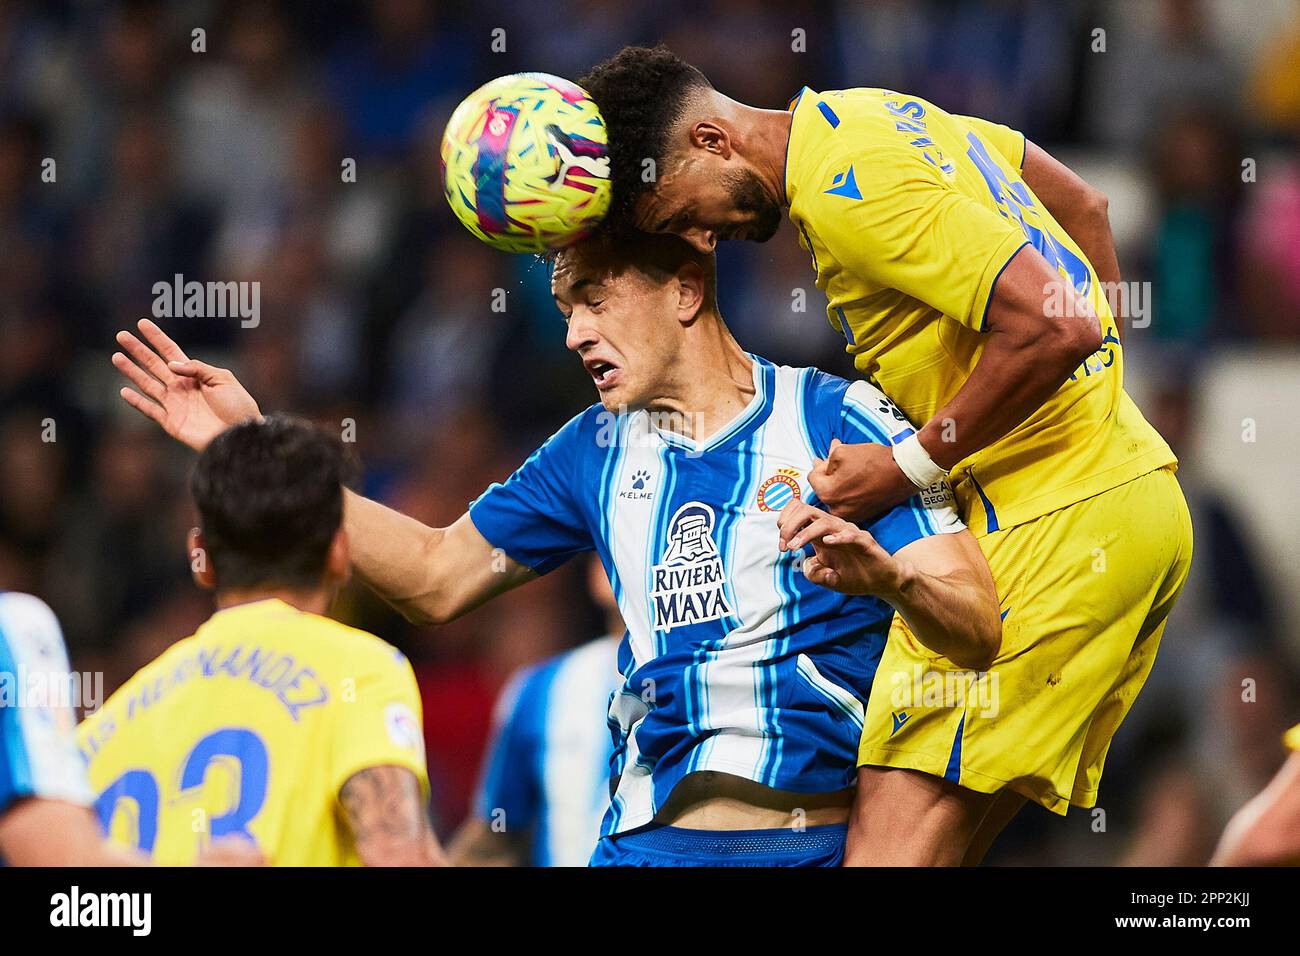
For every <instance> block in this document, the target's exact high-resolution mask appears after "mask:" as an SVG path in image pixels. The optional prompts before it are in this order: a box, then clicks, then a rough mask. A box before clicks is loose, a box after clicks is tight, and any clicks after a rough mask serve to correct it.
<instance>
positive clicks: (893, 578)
mask: <svg viewBox="0 0 1300 956" xmlns="http://www.w3.org/2000/svg"><path fill="white" fill-rule="evenodd" d="M778 526H779V527H780V533H781V542H782V548H783V549H785V548H788V549H791V550H796V549H798V548H802V547H803V546H804V545H805V544H812V546H813V550H814V555H813V557H811V558H808V559H807V560H806V561H805V562H804V573H805V574H806V575H807V576H808V580H810V581H812V582H813V583H814V584H818V585H821V586H822V587H827V588H830V589H831V590H834V591H841V592H843V593H845V594H873V595H875V596H876V597H879V598H881V599H882V600H884V601H886V602H887V603H889V604H890V605H891V606H892V607H893V608H894V609H895V610H896V611H898V613H899V614H900V615H902V618H903V620H904V621H906V622H907V626H908V627H909V628H911V631H912V633H913V634H914V635H915V636H916V639H917V640H918V641H920V642H921V643H922V644H924V645H925V646H926V647H928V648H929V649H930V650H932V651H934V652H935V653H938V654H942V655H943V656H945V657H947V658H948V659H949V660H950V661H952V662H953V663H954V664H957V665H958V666H960V667H969V668H971V669H973V670H984V669H986V668H987V667H988V666H989V665H990V664H991V663H992V662H993V658H994V657H996V656H997V653H998V648H999V647H1000V645H1001V642H1002V620H1001V617H1000V616H999V614H998V594H997V588H996V587H995V586H994V584H993V575H992V574H991V573H990V572H989V567H988V562H987V561H985V559H984V554H983V552H982V551H980V547H979V544H978V543H977V542H976V540H975V536H974V535H973V534H971V533H970V532H969V531H959V532H956V533H954V534H936V535H931V536H929V537H926V538H921V539H920V540H917V541H913V542H912V543H911V544H909V545H907V546H906V547H903V548H900V549H899V550H898V552H897V553H895V554H893V555H890V554H889V553H888V552H887V551H885V549H884V548H882V547H881V546H880V544H879V543H878V542H877V541H876V539H875V538H874V537H872V535H871V534H870V533H869V532H866V531H863V530H862V529H861V528H858V527H857V526H856V525H853V524H850V523H849V522H847V521H844V520H842V519H840V518H836V517H834V516H832V515H829V514H826V513H825V512H823V511H820V510H819V509H817V508H813V507H812V506H810V505H807V504H804V503H802V502H792V503H791V504H789V505H787V506H786V507H785V508H784V509H783V510H782V512H781V516H780V518H779V519H778Z"/></svg>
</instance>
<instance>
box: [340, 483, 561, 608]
mask: <svg viewBox="0 0 1300 956" xmlns="http://www.w3.org/2000/svg"><path fill="white" fill-rule="evenodd" d="M344 527H345V529H346V530H347V535H348V544H349V546H350V548H351V554H352V565H353V567H354V568H355V569H356V572H357V574H358V576H360V577H361V578H362V579H363V580H364V581H365V582H366V583H367V584H368V585H370V586H371V587H372V588H374V589H375V591H376V592H377V593H378V594H379V595H380V596H381V597H382V598H384V600H386V601H388V602H389V603H390V604H392V605H393V607H395V608H396V609H397V610H398V611H400V612H401V613H402V614H403V615H404V616H405V617H406V618H407V619H409V620H411V621H415V622H417V623H432V624H443V623H446V622H447V621H450V620H452V619H454V618H456V617H459V616H460V615H462V614H464V613H466V612H467V611H471V610H473V609H474V608H476V607H478V606H479V605H480V604H482V603H483V602H485V601H487V600H489V599H490V598H493V597H495V596H496V595H498V594H501V593H502V592H504V591H508V590H510V589H511V588H514V587H518V586H519V585H520V584H523V583H524V582H525V581H529V580H531V579H532V578H533V577H535V575H534V574H533V572H532V571H530V570H529V569H528V568H526V567H524V566H523V565H522V564H519V563H518V562H517V561H514V560H512V559H511V558H509V557H508V556H506V555H505V554H504V553H503V552H501V551H500V550H498V549H496V548H493V547H492V545H490V544H489V543H488V542H487V540H486V539H485V538H484V537H483V535H481V534H479V532H478V529H477V528H475V527H474V522H473V521H471V520H470V517H469V514H468V513H466V514H463V515H461V516H460V518H458V519H457V520H456V522H455V523H454V524H452V525H451V526H450V527H447V528H430V527H429V526H428V525H426V524H422V523H421V522H419V521H416V520H415V519H414V518H411V517H409V516H407V515H404V514H402V513H401V512H399V511H394V510H393V509H392V508H388V507H385V506H384V505H381V504H380V503H379V502H377V501H371V500H370V499H369V498H363V497H362V496H361V495H358V494H355V493H353V492H351V491H349V492H347V494H346V499H345V504H344Z"/></svg>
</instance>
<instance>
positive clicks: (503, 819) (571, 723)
mask: <svg viewBox="0 0 1300 956" xmlns="http://www.w3.org/2000/svg"><path fill="white" fill-rule="evenodd" d="M587 590H588V592H589V593H590V594H591V596H592V598H593V600H595V602H596V604H597V605H599V607H600V609H601V610H602V611H603V612H604V615H605V634H604V635H603V636H602V637H598V638H596V639H595V640H591V641H588V642H587V643H585V644H582V645H580V646H578V647H575V648H572V649H570V650H567V651H565V652H564V653H562V654H557V655H555V656H554V657H551V658H549V659H547V660H545V661H542V662H541V663H540V664H536V665H534V666H532V667H527V668H524V669H522V670H521V671H520V672H519V673H517V674H516V675H515V676H514V677H513V678H511V680H510V681H508V682H507V684H506V687H505V689H504V690H502V692H501V695H500V696H499V697H498V698H497V705H496V708H495V712H494V714H493V721H492V722H493V734H492V743H491V746H490V747H489V749H488V753H487V755H486V759H485V761H484V768H483V774H482V780H481V781H480V784H479V788H478V793H477V795H476V796H475V800H474V808H473V810H472V811H471V814H470V818H469V819H468V820H467V821H466V822H465V823H464V824H462V825H461V828H460V830H459V831H457V833H456V835H455V836H454V837H453V838H452V840H451V842H450V843H449V844H448V846H447V855H448V857H450V859H451V862H452V863H453V864H454V865H455V866H586V865H587V861H588V860H590V859H591V852H592V850H594V849H595V847H596V841H597V840H598V839H599V838H600V822H601V820H602V819H603V818H604V816H605V810H606V808H607V807H608V806H609V762H610V758H611V757H612V756H613V741H612V740H611V737H610V733H609V728H608V726H607V725H606V714H607V713H608V711H609V695H610V692H611V691H612V690H613V689H614V687H615V686H617V685H618V684H621V683H622V680H623V678H622V675H620V674H619V672H618V647H619V644H620V643H622V641H623V633H624V627H623V619H622V618H621V617H619V613H618V605H617V604H615V603H614V594H613V592H612V591H611V590H610V588H609V581H608V580H607V579H606V577H605V569H604V567H603V566H602V565H601V563H600V561H599V560H597V559H595V558H593V559H591V560H590V562H589V563H588V571H587Z"/></svg>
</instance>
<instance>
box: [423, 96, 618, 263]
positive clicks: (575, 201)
mask: <svg viewBox="0 0 1300 956" xmlns="http://www.w3.org/2000/svg"><path fill="white" fill-rule="evenodd" d="M442 182H443V188H444V190H445V191H446V194H447V202H448V203H450V204H451V209H452V212H454V213H455V214H456V218H457V219H459V220H460V221H461V222H462V223H463V224H464V226H465V228H466V229H468V230H469V231H470V232H472V233H473V234H474V235H476V236H478V238H480V239H482V240H483V241H484V242H486V243H487V244H488V245H490V246H493V247H495V248H497V249H501V250H503V251H505V252H533V253H537V252H543V251H545V250H548V249H559V248H561V247H563V246H567V245H569V244H571V243H574V242H577V241H578V240H579V239H581V238H582V237H583V236H585V235H588V234H589V233H590V232H591V231H592V230H593V229H594V228H595V227H596V226H597V225H599V224H600V221H601V220H602V219H603V218H604V217H605V214H606V212H608V211H609V199H610V181H609V137H608V135H607V133H606V130H605V121H604V119H603V118H602V117H601V115H600V110H598V109H597V108H596V104H595V102H594V101H593V100H592V99H591V97H589V96H588V95H587V93H586V91H585V90H583V89H582V88H581V87H580V86H578V85H577V84H575V83H570V82H569V81H568V80H565V79H562V78H560V77H558V76H551V75H550V74H548V73H515V74H513V75H511V76H502V77H498V78H497V79H495V80H493V81H492V82H490V83H487V84H485V85H484V86H481V87H479V88H478V89H477V90H475V91H474V92H473V93H471V94H470V95H469V96H467V97H466V98H465V99H464V101H462V102H461V104H460V105H459V106H458V107H456V111H455V112H454V113H452V114H451V119H450V120H449V121H448V123H447V129H446V131H445V132H444V133H443V135H442Z"/></svg>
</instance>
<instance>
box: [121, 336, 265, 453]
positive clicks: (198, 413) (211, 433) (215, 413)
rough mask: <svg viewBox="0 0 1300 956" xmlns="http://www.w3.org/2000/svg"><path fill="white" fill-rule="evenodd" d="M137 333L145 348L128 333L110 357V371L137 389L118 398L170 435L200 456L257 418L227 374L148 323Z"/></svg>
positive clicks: (250, 403) (241, 389)
mask: <svg viewBox="0 0 1300 956" xmlns="http://www.w3.org/2000/svg"><path fill="white" fill-rule="evenodd" d="M138 328H139V330H140V334H141V335H142V336H143V337H144V339H145V342H147V343H148V344H145V342H142V341H141V340H140V339H139V338H137V337H136V336H135V335H133V334H132V333H130V332H125V331H123V332H118V333H117V344H118V345H120V346H121V347H122V349H123V352H114V353H113V366H114V367H115V368H116V369H117V370H118V371H119V372H121V373H122V374H123V375H124V376H126V378H127V379H128V380H129V381H130V382H131V384H132V385H134V386H135V387H136V389H138V390H139V391H135V390H133V389H130V388H125V387H124V388H122V390H121V391H120V392H119V394H120V395H121V396H122V400H123V401H125V402H126V403H127V404H128V405H130V406H131V407H132V408H134V409H135V410H136V411H137V412H139V413H140V414H142V415H144V416H145V417H146V418H151V419H153V420H154V421H155V422H157V423H158V424H159V426H161V427H162V430H163V431H165V432H166V433H167V434H168V435H171V436H172V437H173V438H175V439H176V440H177V441H180V442H183V443H184V444H186V445H189V446H190V447H191V448H193V449H194V450H195V451H202V450H203V449H204V448H206V447H207V444H208V442H210V441H212V439H214V438H216V437H217V436H218V435H219V434H221V433H222V432H223V431H225V430H226V429H227V428H229V427H230V426H231V425H234V424H237V423H238V422H242V421H244V420H246V419H249V418H260V417H261V415H262V413H261V411H260V410H259V409H258V407H257V402H255V401H254V400H253V396H252V395H250V394H248V390H247V389H245V388H244V386H243V385H241V384H240V382H239V379H237V378H235V376H234V375H233V374H232V373H231V372H230V370H229V369H224V368H216V367H214V366H212V365H208V364H206V363H204V362H199V361H196V360H195V359H191V358H190V357H189V356H187V355H186V354H185V353H184V352H183V351H181V347H180V346H179V345H177V344H176V343H175V342H174V341H172V339H171V338H170V337H169V336H168V335H167V333H165V332H164V331H163V330H162V329H160V328H159V327H158V326H157V325H156V324H154V323H153V322H152V321H150V320H149V319H141V320H140V322H139V323H138ZM124 353H125V354H124Z"/></svg>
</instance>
